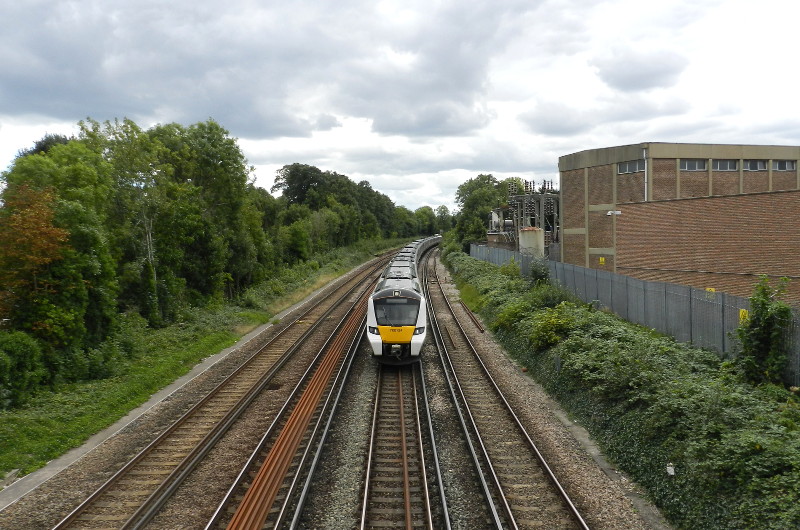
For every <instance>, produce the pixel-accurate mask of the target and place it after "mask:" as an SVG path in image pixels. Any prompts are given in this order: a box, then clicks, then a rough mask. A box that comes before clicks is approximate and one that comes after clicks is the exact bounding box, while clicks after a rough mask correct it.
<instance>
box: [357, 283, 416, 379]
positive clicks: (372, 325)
mask: <svg viewBox="0 0 800 530" xmlns="http://www.w3.org/2000/svg"><path fill="white" fill-rule="evenodd" d="M426 318H427V313H426V309H425V299H424V298H423V297H422V296H421V295H420V294H419V293H418V292H416V291H415V290H413V289H396V288H387V289H383V290H380V291H377V292H375V293H374V294H373V295H372V297H371V298H370V302H369V310H368V311H367V337H369V343H370V346H372V354H373V356H374V357H375V358H376V359H378V360H379V361H380V362H382V363H386V364H407V363H412V362H414V361H416V360H418V359H419V353H420V350H422V343H423V342H424V341H425V335H426V333H425V331H426V330H425V321H426Z"/></svg>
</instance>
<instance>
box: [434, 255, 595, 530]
mask: <svg viewBox="0 0 800 530" xmlns="http://www.w3.org/2000/svg"><path fill="white" fill-rule="evenodd" d="M430 270H433V271H434V272H433V274H432V275H431V281H428V282H426V287H427V290H428V293H427V297H428V300H429V303H430V304H431V308H430V311H429V315H430V318H431V327H432V328H433V331H434V337H435V340H436V343H437V347H438V348H439V349H440V355H441V360H442V365H443V367H444V371H445V373H446V374H447V378H448V384H449V385H450V388H451V393H452V396H453V399H454V401H455V402H456V403H458V409H459V416H460V417H461V419H462V429H463V431H464V433H465V436H466V438H467V441H468V443H469V446H470V451H471V453H472V455H473V459H474V462H475V464H474V465H475V467H476V469H477V470H478V472H479V475H480V477H481V479H480V480H481V487H482V489H483V491H484V497H485V499H486V501H487V503H488V508H489V513H490V521H488V523H489V524H491V525H492V526H494V527H496V528H570V529H572V528H582V529H587V528H588V526H587V525H586V523H585V522H584V520H583V518H582V517H581V515H580V513H578V510H577V509H576V508H575V506H574V504H573V503H572V501H571V500H570V498H569V496H568V495H567V493H566V492H565V491H564V489H563V488H562V487H561V485H560V483H559V481H558V479H557V478H556V476H555V475H554V474H553V472H552V470H551V469H550V467H549V466H548V465H547V463H546V462H545V459H544V457H543V456H542V454H541V453H540V452H539V450H538V448H537V447H536V445H535V444H534V442H533V441H532V440H531V438H530V436H529V435H528V433H527V432H526V431H525V428H524V427H523V425H522V423H521V422H520V420H519V419H518V418H517V416H516V415H515V414H514V411H513V409H512V408H511V406H510V405H509V403H508V401H507V400H506V399H505V397H504V396H503V394H502V392H501V391H500V389H499V387H498V386H497V385H496V384H495V382H494V380H493V379H492V377H491V375H490V374H489V371H488V370H487V369H486V367H485V365H484V364H483V362H482V361H481V359H480V356H479V354H478V352H477V351H476V349H475V348H474V347H473V345H472V343H471V342H470V340H469V337H468V336H467V334H466V332H465V331H464V329H463V327H462V326H461V324H460V322H459V321H458V318H457V317H456V315H455V312H454V310H453V307H452V306H451V305H450V303H449V301H448V300H447V297H446V296H445V294H444V292H443V290H442V289H441V287H440V285H439V281H438V277H437V276H436V272H435V269H434V268H433V267H431V268H430Z"/></svg>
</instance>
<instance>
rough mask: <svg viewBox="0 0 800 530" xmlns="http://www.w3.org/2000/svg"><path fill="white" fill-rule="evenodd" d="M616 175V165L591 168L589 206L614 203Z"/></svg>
mask: <svg viewBox="0 0 800 530" xmlns="http://www.w3.org/2000/svg"><path fill="white" fill-rule="evenodd" d="M614 173H616V164H611V165H607V166H596V167H590V168H589V204H611V203H612V202H613V191H614V188H613V186H614Z"/></svg>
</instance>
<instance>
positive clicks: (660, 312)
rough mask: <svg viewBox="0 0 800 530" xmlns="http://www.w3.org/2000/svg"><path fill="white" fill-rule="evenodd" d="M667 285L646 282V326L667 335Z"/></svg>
mask: <svg viewBox="0 0 800 530" xmlns="http://www.w3.org/2000/svg"><path fill="white" fill-rule="evenodd" d="M666 320H667V284H665V283H664V282H644V323H643V324H644V325H645V326H647V327H648V328H653V329H656V330H658V331H660V332H662V333H666V330H665V328H666V326H665V325H664V324H665V322H666Z"/></svg>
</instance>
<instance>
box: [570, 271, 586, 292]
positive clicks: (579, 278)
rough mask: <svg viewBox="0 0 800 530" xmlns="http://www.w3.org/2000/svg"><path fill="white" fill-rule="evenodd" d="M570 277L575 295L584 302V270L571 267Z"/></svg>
mask: <svg viewBox="0 0 800 530" xmlns="http://www.w3.org/2000/svg"><path fill="white" fill-rule="evenodd" d="M572 276H573V278H574V279H575V280H574V282H575V283H574V284H573V285H574V286H575V287H574V289H575V294H576V295H577V296H578V298H580V299H581V300H586V269H585V268H584V267H573V268H572Z"/></svg>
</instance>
